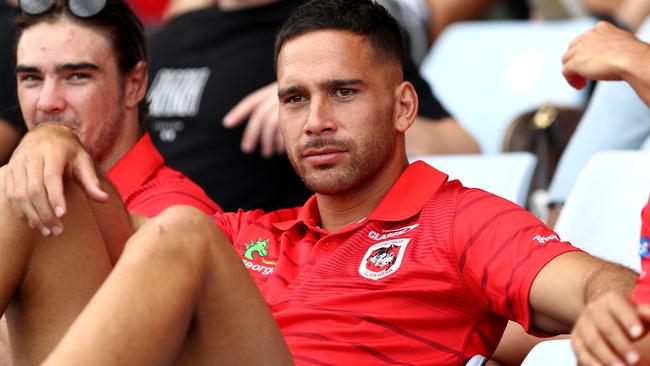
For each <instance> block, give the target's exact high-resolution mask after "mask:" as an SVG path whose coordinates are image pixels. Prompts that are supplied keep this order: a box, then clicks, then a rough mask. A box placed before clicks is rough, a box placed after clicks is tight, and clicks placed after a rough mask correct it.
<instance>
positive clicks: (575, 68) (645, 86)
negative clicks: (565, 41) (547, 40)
mask: <svg viewBox="0 0 650 366" xmlns="http://www.w3.org/2000/svg"><path fill="white" fill-rule="evenodd" d="M648 60H650V45H648V44H647V43H645V42H643V41H640V40H639V39H637V38H636V37H635V36H634V35H633V34H631V33H629V32H626V31H623V30H621V29H619V28H616V27H615V26H613V25H611V24H609V23H606V22H599V23H598V24H597V25H596V26H595V27H594V28H593V29H591V30H589V31H587V32H585V33H583V34H582V35H580V36H578V37H577V38H575V39H574V40H573V41H572V42H571V44H570V45H569V49H568V50H567V51H566V53H565V54H564V56H563V58H562V63H563V64H564V68H563V70H562V73H563V74H564V77H565V78H566V79H567V81H568V82H569V83H570V84H571V85H572V86H574V87H576V88H584V87H585V85H586V80H587V79H591V80H625V81H627V82H628V83H629V84H630V86H632V88H633V89H634V90H635V91H636V93H637V94H638V95H639V97H641V99H643V101H644V102H645V103H646V104H648V105H650V68H648V67H647V62H648Z"/></svg>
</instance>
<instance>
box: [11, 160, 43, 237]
mask: <svg viewBox="0 0 650 366" xmlns="http://www.w3.org/2000/svg"><path fill="white" fill-rule="evenodd" d="M11 175H12V177H13V179H12V183H11V184H10V186H11V188H12V190H11V191H9V192H8V193H7V198H8V199H9V202H10V203H11V205H12V206H13V207H14V210H15V211H16V212H17V213H18V215H19V216H20V215H22V216H24V218H25V220H26V221H27V224H28V225H29V226H30V227H32V228H36V227H40V224H41V222H40V221H41V219H40V217H39V216H38V212H37V211H36V209H35V208H34V207H33V206H32V204H31V202H30V201H29V199H28V198H29V196H28V191H27V178H26V177H27V173H26V172H25V168H24V167H22V166H18V167H14V168H13V169H11Z"/></svg>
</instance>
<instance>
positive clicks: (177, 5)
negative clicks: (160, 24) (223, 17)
mask: <svg viewBox="0 0 650 366" xmlns="http://www.w3.org/2000/svg"><path fill="white" fill-rule="evenodd" d="M216 2H217V1H216V0H169V2H168V3H167V6H166V7H165V11H164V13H163V15H162V18H163V21H168V20H169V19H171V18H173V17H176V16H179V15H181V14H184V13H187V12H189V11H194V10H199V9H203V8H205V7H208V6H212V5H214V4H215V3H216Z"/></svg>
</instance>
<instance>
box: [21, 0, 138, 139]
mask: <svg viewBox="0 0 650 366" xmlns="http://www.w3.org/2000/svg"><path fill="white" fill-rule="evenodd" d="M67 3H68V0H54V4H52V6H51V7H50V9H48V10H47V11H46V12H44V13H42V14H38V15H29V14H27V13H25V12H23V11H21V12H20V15H19V16H18V17H17V18H16V27H17V34H16V44H17V43H18V40H19V39H20V37H21V36H22V34H23V32H24V31H25V30H26V29H27V28H30V27H32V26H34V25H36V24H39V23H43V22H55V21H57V20H60V19H64V18H65V19H67V20H70V21H73V22H76V23H78V24H81V25H83V26H88V27H91V28H95V29H98V30H99V31H100V32H102V33H103V34H105V35H106V36H107V37H108V39H109V40H110V41H111V43H112V46H113V51H114V52H115V58H116V60H117V66H118V68H119V70H120V72H121V73H122V74H123V75H125V74H126V73H128V72H129V71H131V70H132V69H133V68H134V67H135V66H136V65H137V63H138V62H139V61H144V62H148V60H149V51H148V49H147V43H146V40H145V35H144V26H143V25H142V22H141V21H140V19H139V18H138V17H137V16H136V15H135V13H133V11H132V10H131V8H129V6H128V5H127V4H126V2H125V1H124V0H108V1H107V2H106V6H105V7H104V9H103V10H102V11H100V12H99V13H98V14H96V15H93V16H91V17H88V18H79V17H77V16H75V15H73V14H72V13H70V10H69V9H68V5H67ZM148 114H149V105H148V103H147V101H146V98H145V99H143V100H142V101H141V102H140V104H139V105H138V121H139V124H140V130H141V131H146V121H147V117H148Z"/></svg>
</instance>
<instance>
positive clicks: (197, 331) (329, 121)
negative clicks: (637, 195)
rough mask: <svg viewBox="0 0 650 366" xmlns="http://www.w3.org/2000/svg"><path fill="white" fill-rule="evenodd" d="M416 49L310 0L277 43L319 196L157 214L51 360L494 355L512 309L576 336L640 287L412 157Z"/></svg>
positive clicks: (534, 326) (280, 72)
mask: <svg viewBox="0 0 650 366" xmlns="http://www.w3.org/2000/svg"><path fill="white" fill-rule="evenodd" d="M401 54H402V41H401V37H400V32H399V29H398V26H397V24H396V22H395V20H394V19H392V18H391V17H390V16H389V15H388V14H387V13H386V11H385V9H383V8H382V7H380V6H378V5H377V4H375V3H374V2H373V1H371V0H314V1H310V2H308V3H306V4H304V5H303V6H301V7H299V8H298V9H297V10H296V11H295V13H294V14H293V15H292V16H291V17H290V19H289V20H288V21H287V23H286V24H285V25H284V26H283V28H282V30H281V31H280V33H279V35H278V38H277V43H276V59H277V65H276V68H277V76H278V86H279V91H278V98H279V102H280V114H279V121H280V125H281V128H282V133H283V137H284V140H285V143H286V147H287V155H288V156H289V158H290V160H291V162H292V164H293V166H294V168H295V170H296V171H297V173H298V174H299V175H300V177H301V178H302V180H303V181H304V182H305V184H306V185H307V186H308V187H309V188H310V189H312V190H313V191H315V192H316V194H315V196H313V197H312V198H311V199H309V200H308V201H307V202H306V204H305V205H304V206H303V207H299V208H292V209H285V210H279V211H274V212H270V213H265V212H262V211H259V210H258V211H250V212H244V211H240V212H237V213H226V214H217V215H215V216H214V217H213V219H212V221H213V222H214V223H216V225H214V224H212V223H211V222H210V220H208V219H207V218H206V217H204V215H202V214H200V213H199V212H197V211H196V210H193V209H191V208H184V207H180V208H179V207H174V208H171V209H169V210H166V211H165V212H163V213H162V214H161V215H159V216H157V217H156V218H153V219H152V220H150V221H148V222H147V223H146V224H144V225H143V226H142V227H141V228H140V229H139V230H138V231H137V232H136V233H135V235H133V236H132V237H131V238H130V239H129V241H128V243H127V245H126V247H125V251H124V254H123V255H122V256H121V258H120V261H119V262H118V263H117V265H116V267H115V269H114V270H113V271H112V272H111V275H110V276H109V277H108V278H107V280H106V281H105V282H104V283H103V285H102V286H101V288H100V289H99V290H98V292H97V293H96V295H95V296H94V297H93V299H92V300H91V301H90V302H89V304H88V305H87V306H86V307H85V308H84V310H83V312H82V313H81V314H80V316H79V317H78V318H77V319H76V321H75V322H74V323H73V324H72V326H71V327H70V329H69V331H68V332H67V333H66V335H65V336H64V337H63V339H62V340H61V341H60V342H59V343H58V345H57V347H56V349H55V350H54V351H53V352H51V353H50V354H49V357H48V358H47V359H46V361H45V364H46V365H58V364H61V365H62V364H66V365H70V364H72V365H77V364H79V365H85V364H96V365H114V364H137V365H149V364H150V365H157V364H161V363H182V364H226V365H289V364H293V363H297V364H302V365H314V364H316V365H343V364H354V365H369V364H380V365H381V364H409V365H459V364H468V365H482V364H484V363H485V362H486V359H487V358H488V357H490V355H491V354H492V352H493V351H494V349H495V347H496V345H497V343H498V341H499V339H500V337H501V334H502V332H503V329H504V328H505V326H506V323H507V321H508V319H511V320H514V321H517V322H519V323H521V324H522V325H523V326H524V327H525V328H526V329H527V330H529V331H531V332H537V333H543V334H548V333H550V334H555V333H561V332H568V331H569V330H570V329H571V326H572V325H573V323H574V321H575V320H576V319H577V317H578V315H579V314H580V312H581V311H582V310H583V309H584V308H585V306H586V304H587V303H589V302H591V301H592V300H594V298H596V297H597V296H600V295H601V294H603V293H606V292H610V291H613V290H614V289H621V288H624V289H625V288H627V289H628V291H629V290H631V288H632V287H633V285H634V280H635V275H634V273H633V272H632V271H630V270H627V269H625V268H622V267H620V266H616V265H613V264H609V263H607V262H604V261H601V260H598V259H596V258H593V257H591V256H589V255H588V254H586V253H583V252H581V251H579V250H577V249H576V248H574V247H573V246H571V245H570V244H568V243H566V242H562V241H561V240H560V239H559V238H558V236H557V234H555V233H554V232H553V231H552V230H550V229H549V228H547V227H546V226H545V225H544V224H543V223H541V222H540V221H538V220H537V219H535V218H534V217H533V216H532V215H530V214H529V213H527V212H526V211H525V210H524V209H523V208H521V207H519V206H517V205H515V204H513V203H510V202H508V201H505V200H503V199H501V198H499V197H496V196H494V195H492V194H489V193H487V192H484V191H481V190H477V189H468V188H465V187H463V186H462V185H461V184H460V183H459V182H458V181H449V180H448V179H447V175H446V174H444V173H442V172H439V171H437V170H436V169H434V168H432V167H430V166H428V165H426V164H424V163H422V162H416V163H414V164H411V165H409V164H408V161H407V159H406V154H405V137H404V132H405V131H406V130H407V129H408V128H409V126H410V125H411V124H412V123H413V121H414V119H415V116H416V114H417V105H418V99H417V95H416V93H415V92H414V89H413V86H412V85H411V84H410V83H409V82H404V81H403V77H402V70H401V63H400V56H401ZM72 150H73V151H78V149H77V150H75V149H72ZM86 168H87V167H81V166H78V167H74V168H73V170H77V171H78V170H84V171H86V172H87V173H88V174H90V175H92V172H93V170H92V169H86ZM36 171H38V169H36ZM74 194H77V195H80V193H79V192H78V191H76V190H73V195H74ZM0 204H1V201H0ZM77 205H80V203H79V202H76V203H75V205H74V206H71V207H74V208H75V210H72V209H71V210H70V214H73V212H76V208H77ZM0 208H1V207H0ZM81 209H83V207H81ZM0 219H1V217H0ZM10 223H11V222H10ZM3 224H4V223H3V222H2V221H0V225H3ZM68 230H73V231H74V232H73V233H72V234H71V235H77V233H79V232H82V231H83V228H80V227H79V225H71V226H70V225H69V226H68V227H67V228H66V234H67V233H68ZM73 239H74V238H72V240H70V241H69V242H68V245H69V246H71V247H72V248H76V247H77V245H79V243H76V242H75V241H74V240H73ZM0 242H2V241H1V238H0ZM233 248H234V250H233ZM0 268H1V266H0ZM0 270H1V269H0ZM247 273H248V274H247ZM0 275H1V273H0ZM251 279H252V281H251ZM152 284H155V285H153V286H152ZM558 299H561V300H562V301H558Z"/></svg>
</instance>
